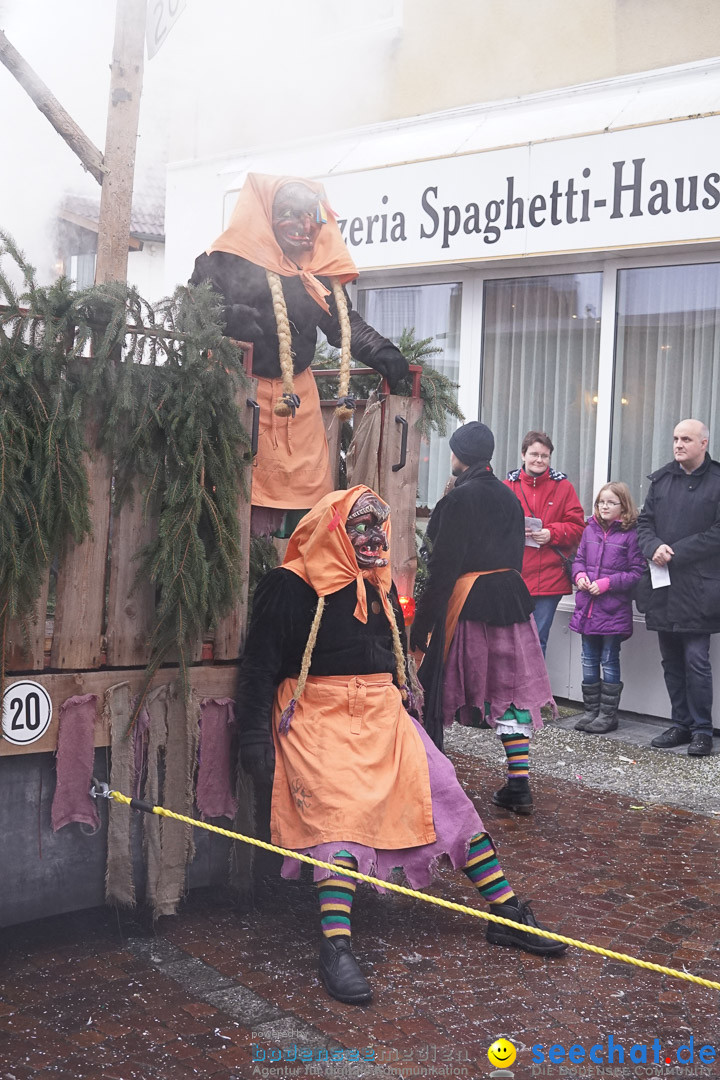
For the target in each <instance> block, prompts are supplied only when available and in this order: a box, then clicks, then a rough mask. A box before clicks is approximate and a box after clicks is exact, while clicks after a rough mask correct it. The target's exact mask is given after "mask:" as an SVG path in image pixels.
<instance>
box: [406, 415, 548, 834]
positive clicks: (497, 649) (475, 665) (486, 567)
mask: <svg viewBox="0 0 720 1080" xmlns="http://www.w3.org/2000/svg"><path fill="white" fill-rule="evenodd" d="M494 448H495V439H494V436H493V433H492V431H490V428H488V427H487V426H486V425H485V424H481V423H478V422H477V421H472V422H471V423H469V424H464V425H463V426H462V427H460V428H458V429H457V431H456V432H455V433H454V434H453V435H452V437H451V439H450V449H451V451H452V471H453V474H454V475H455V476H456V478H457V479H456V481H455V487H454V488H453V489H452V490H451V491H450V492H449V493H448V494H447V495H446V496H445V497H444V498H443V499H441V500H440V502H439V503H438V504H437V506H436V507H435V509H434V510H433V512H432V516H431V518H430V521H429V523H428V529H427V539H428V545H429V546H431V548H432V550H431V553H430V556H429V560H428V570H429V580H428V584H427V586H426V588H425V591H424V592H423V594H422V596H421V598H420V601H419V603H418V608H417V613H416V615H415V621H414V623H413V626H412V631H411V635H410V646H411V648H412V649H413V650H419V651H420V652H422V653H424V654H425V658H424V660H423V662H422V666H421V668H420V672H419V678H420V682H421V683H422V686H423V689H424V691H425V703H424V710H423V720H424V724H425V728H426V730H427V732H428V734H429V735H430V737H431V738H432V739H433V741H434V742H435V743H436V745H438V746H439V747H440V748H442V740H443V726H447V725H449V724H451V723H452V722H453V718H454V717H455V714H456V713H458V715H459V719H460V721H461V723H471V722H472V717H473V715H475V716H476V715H477V711H475V712H473V710H480V713H481V714H482V715H484V717H485V719H486V720H487V722H488V724H489V725H490V726H491V727H493V728H495V730H496V732H497V734H498V735H499V736H500V739H501V740H502V743H503V747H504V749H505V754H506V757H507V761H508V777H507V783H506V784H505V786H504V787H502V788H501V789H500V790H499V791H497V792H496V793H495V795H494V796H493V802H494V803H495V804H496V805H497V806H502V807H504V808H505V809H507V810H512V811H513V812H515V813H517V814H531V813H532V810H533V802H532V796H531V793H530V786H529V783H528V768H529V746H530V738H531V736H532V733H533V729H535V730H537V729H538V728H540V727H542V719H541V716H540V709H541V706H543V705H545V704H548V703H550V704H552V705H553V707H554V702H553V699H552V691H551V689H550V682H549V680H548V675H547V669H546V667H545V662H544V660H543V655H542V650H541V648H540V641H539V638H538V633H537V628H536V626H535V622H534V620H533V619H531V618H530V616H531V614H532V610H533V606H534V605H533V600H532V597H531V596H530V593H529V592H528V589H527V586H526V584H525V582H524V581H523V578H522V564H523V552H524V547H525V516H524V511H523V508H522V506H521V505H520V502H519V500H518V499H517V498H516V497H515V495H514V494H513V492H512V491H511V490H510V489H509V488H508V487H506V486H505V485H504V484H502V483H501V482H500V481H499V480H498V479H497V477H496V476H495V475H494V474H493V471H492V468H491V466H490V458H491V457H492V454H493V450H494ZM431 632H432V638H431V640H430V644H429V646H428V641H427V639H428V634H429V633H431Z"/></svg>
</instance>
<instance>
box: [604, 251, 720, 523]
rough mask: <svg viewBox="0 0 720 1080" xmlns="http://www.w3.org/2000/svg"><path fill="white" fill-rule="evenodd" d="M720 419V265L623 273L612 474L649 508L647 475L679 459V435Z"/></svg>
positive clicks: (620, 279)
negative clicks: (688, 422) (682, 427)
mask: <svg viewBox="0 0 720 1080" xmlns="http://www.w3.org/2000/svg"><path fill="white" fill-rule="evenodd" d="M687 417H696V418H697V419H700V420H703V421H704V422H705V423H706V424H707V425H708V427H709V428H710V435H711V445H710V450H711V452H712V443H713V437H714V436H715V435H716V433H717V426H718V421H719V420H720V265H718V264H717V263H705V264H701V265H696V266H660V267H648V268H643V269H636V270H621V271H620V272H619V274H618V302H617V338H616V369H615V399H614V402H613V428H612V475H613V477H614V478H617V479H622V480H625V482H626V483H627V484H628V485H629V486H630V489H631V491H632V492H633V495H634V496H635V498H636V499H637V500H638V502H639V503H642V501H643V499H644V497H645V495H646V494H647V490H648V486H649V482H648V480H647V474H648V473H649V472H651V471H652V470H654V469H657V468H658V467H659V466H660V465H663V464H664V463H665V462H666V461H669V460H670V459H671V458H672V430H673V428H674V427H675V425H676V424H677V423H678V421H679V420H683V419H685V418H687Z"/></svg>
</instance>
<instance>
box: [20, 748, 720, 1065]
mask: <svg viewBox="0 0 720 1080" xmlns="http://www.w3.org/2000/svg"><path fill="white" fill-rule="evenodd" d="M453 757H454V760H455V762H456V765H457V766H458V773H459V776H460V778H461V780H462V782H463V784H464V785H465V787H466V789H467V790H468V791H469V792H470V793H471V796H472V797H473V798H474V800H475V802H476V804H477V805H478V808H479V809H480V812H481V813H482V814H483V816H484V819H485V823H486V826H487V828H488V829H489V830H490V831H491V832H492V834H493V836H494V837H495V839H496V842H497V844H498V847H499V849H500V856H501V859H502V863H503V867H504V869H505V872H506V874H507V876H508V877H509V879H510V881H511V883H512V884H513V885H514V887H515V888H516V890H517V891H518V893H519V894H520V895H522V896H523V897H527V898H532V899H533V901H534V904H535V908H536V911H537V913H538V915H539V917H540V919H541V920H542V921H543V922H545V923H546V924H547V925H549V926H551V927H552V928H553V929H556V930H558V931H559V932H561V933H565V934H568V935H570V936H574V937H578V938H582V939H584V940H586V941H590V942H592V943H594V944H596V945H600V946H604V947H607V948H610V949H614V950H617V951H621V952H629V953H631V954H634V955H636V956H638V957H641V958H643V959H645V960H650V961H653V962H655V963H659V964H663V965H668V966H672V967H676V968H680V969H681V970H682V969H687V970H688V971H690V972H693V973H695V974H697V975H700V976H704V977H706V978H710V979H714V980H720V890H719V888H718V873H719V870H718V868H719V867H720V836H719V835H718V822H717V819H716V818H713V817H711V816H707V815H703V814H700V813H691V812H688V811H686V810H682V809H677V808H673V809H669V808H666V807H662V806H657V805H653V806H649V805H646V806H645V807H644V808H643V809H635V808H634V806H635V805H636V804H635V802H634V800H633V799H632V797H627V796H623V795H620V794H617V793H615V792H606V791H597V790H587V789H586V788H583V787H582V786H581V785H579V784H573V783H571V782H566V781H564V780H562V779H559V778H557V777H552V776H538V777H537V778H536V780H535V785H534V790H535V798H536V813H535V816H534V817H532V818H524V819H518V818H515V817H513V816H511V815H509V814H507V813H505V812H503V811H501V810H499V809H497V808H495V807H493V806H492V805H491V803H490V799H489V796H490V793H491V792H492V791H493V790H494V788H495V787H497V786H498V779H499V777H498V769H497V767H495V766H491V765H488V764H486V763H485V762H483V761H479V760H477V759H475V758H472V757H470V756H467V755H465V754H461V753H458V752H454V753H453ZM430 891H431V892H432V893H434V894H435V895H439V896H440V895H441V896H444V897H446V898H448V899H451V900H455V901H458V902H468V903H470V904H471V905H475V903H476V900H475V896H474V893H473V891H472V890H471V889H470V888H469V886H468V885H467V883H466V882H465V880H464V878H463V876H462V875H461V874H459V873H454V872H452V871H449V870H444V871H442V873H441V874H440V876H439V879H438V881H437V882H436V883H435V884H434V885H433V887H432V889H431V890H430ZM257 901H258V906H257V907H256V908H255V909H254V910H251V911H248V910H245V911H241V910H238V909H237V908H236V907H235V906H233V905H232V904H231V903H230V902H229V900H228V899H227V897H223V896H218V895H216V894H213V895H208V893H207V892H204V893H194V894H193V895H192V897H191V898H190V899H189V901H188V902H187V904H186V905H185V906H184V908H183V910H182V912H181V913H180V914H179V915H178V916H176V917H174V918H165V919H162V920H161V921H160V922H159V923H158V924H157V925H156V926H155V928H154V929H153V928H152V927H151V926H150V924H149V923H147V922H143V920H142V918H141V917H139V916H134V915H132V913H130V914H122V915H117V914H116V913H114V912H111V911H109V910H104V909H103V910H95V911H91V912H85V913H76V914H73V915H68V916H63V917H58V918H55V919H48V920H44V921H43V922H41V923H35V924H28V925H27V926H21V927H14V928H9V929H5V930H3V931H0V965H1V966H0V970H1V971H2V991H1V992H0V1078H1V1080H51V1078H52V1080H66V1078H67V1080H69V1078H71V1077H72V1078H73V1080H79V1078H83V1077H104V1078H107V1080H189V1078H198V1080H206V1078H210V1077H212V1078H214V1080H231V1078H245V1077H248V1078H249V1077H253V1076H261V1077H262V1076H265V1077H286V1076H305V1075H320V1076H329V1077H358V1078H364V1077H389V1076H395V1077H397V1076H398V1075H403V1076H455V1077H470V1078H473V1080H474V1078H479V1077H486V1076H490V1075H491V1074H492V1072H493V1069H494V1067H493V1066H491V1065H490V1064H489V1061H488V1057H487V1049H488V1046H489V1044H490V1043H491V1042H493V1040H495V1039H496V1038H498V1037H499V1036H501V1035H504V1036H506V1037H507V1038H508V1039H511V1040H512V1041H513V1042H514V1043H515V1045H516V1047H517V1048H518V1056H517V1060H516V1061H515V1063H514V1065H513V1066H512V1070H510V1071H506V1072H503V1071H496V1073H495V1074H496V1075H497V1076H511V1075H513V1074H514V1076H515V1078H516V1080H525V1078H529V1077H532V1076H550V1077H558V1078H559V1077H561V1076H564V1077H567V1078H572V1077H581V1076H622V1075H625V1076H642V1077H645V1078H654V1077H660V1076H666V1075H673V1076H674V1075H682V1076H713V1077H717V1076H720V1014H719V1009H718V1003H719V1001H720V995H719V994H718V992H717V991H713V990H709V989H705V988H702V987H699V986H694V985H692V984H690V983H688V982H684V981H680V980H678V979H674V978H671V977H669V976H663V975H659V974H657V973H653V972H648V971H643V970H641V969H639V968H635V967H630V966H627V965H625V964H622V963H619V962H616V961H611V960H607V959H604V958H602V957H599V956H596V955H593V954H591V953H587V952H581V951H579V950H576V949H574V950H572V951H570V952H569V953H568V954H567V955H566V956H565V957H564V958H561V959H557V960H554V961H553V960H546V959H543V958H539V957H532V956H529V955H527V954H525V953H522V952H518V951H516V950H509V949H502V948H497V947H491V946H489V945H487V944H486V942H485V940H484V924H483V923H482V922H481V921H480V920H475V919H471V918H470V917H466V916H465V917H464V916H460V915H456V914H453V913H451V912H449V911H445V910H442V909H440V908H437V907H432V906H430V905H428V904H423V903H421V902H419V901H415V900H412V899H410V898H405V897H401V896H397V895H389V896H379V895H377V894H375V893H372V892H371V891H370V890H369V889H366V888H364V887H363V886H360V888H359V890H358V899H357V901H356V904H355V911H354V943H355V947H356V951H357V953H358V955H359V957H360V959H361V963H362V965H363V967H364V969H365V971H366V973H367V974H368V976H369V978H370V980H371V982H372V985H373V987H374V990H375V999H374V1001H373V1003H372V1004H371V1005H370V1006H369V1007H364V1008H359V1007H353V1006H347V1005H342V1004H340V1003H339V1002H335V1001H333V1000H332V999H330V998H328V997H327V996H326V995H325V993H324V991H323V990H322V988H321V987H320V986H319V985H318V982H317V979H316V974H315V970H316V956H317V944H318V930H317V910H316V901H315V896H314V892H313V887H312V885H311V884H310V883H309V881H307V880H303V881H301V882H298V883H287V882H280V881H279V880H278V879H276V878H274V877H273V878H265V879H264V881H263V882H262V883H261V884H260V885H259V886H258V890H257ZM610 1039H612V1040H613V1043H614V1044H615V1048H614V1049H613V1057H612V1062H611V1063H610V1064H608V1053H609V1040H610ZM654 1040H658V1041H657V1042H654ZM691 1040H692V1042H691ZM552 1045H556V1046H557V1047H559V1048H561V1049H555V1050H554V1051H553V1056H554V1058H555V1061H554V1063H550V1062H549V1048H550V1046H552ZM708 1045H710V1046H712V1047H714V1048H715V1050H716V1051H717V1060H716V1061H715V1063H709V1062H707V1059H708V1058H709V1057H710V1052H709V1051H708V1050H707V1049H706V1050H704V1051H703V1054H704V1058H705V1059H706V1062H707V1063H703V1059H702V1058H701V1057H700V1050H701V1048H702V1047H703V1046H708ZM533 1046H541V1047H542V1048H543V1049H542V1051H540V1050H536V1051H535V1052H534V1055H533V1053H532V1052H531V1049H530V1048H531V1047H533ZM572 1046H575V1047H580V1048H582V1050H584V1052H585V1054H586V1058H585V1061H584V1063H582V1064H579V1063H578V1064H575V1065H571V1064H569V1063H568V1058H567V1056H566V1057H565V1059H564V1062H562V1063H561V1061H560V1055H561V1052H562V1051H563V1050H564V1052H565V1053H566V1054H567V1052H568V1051H569V1049H570V1047H572ZM293 1047H294V1048H295V1049H293ZM593 1047H595V1049H594V1050H592V1048H593ZM680 1047H685V1049H684V1050H683V1051H681V1058H683V1059H684V1060H686V1061H687V1060H689V1054H690V1053H692V1055H693V1064H689V1063H688V1064H683V1065H682V1066H676V1060H677V1059H676V1054H677V1051H678V1049H679V1048H680ZM633 1048H634V1049H633ZM645 1048H646V1061H643V1050H644V1049H645ZM621 1049H622V1052H623V1056H624V1061H622V1062H621V1061H620V1058H621ZM591 1050H592V1053H593V1056H594V1058H595V1062H594V1063H592V1064H591V1063H590V1061H589V1058H588V1055H589V1054H590V1052H591ZM325 1051H328V1053H329V1054H330V1055H334V1056H335V1059H336V1060H338V1059H341V1060H342V1063H341V1064H334V1065H328V1064H324V1063H321V1064H317V1063H316V1064H315V1065H314V1066H312V1067H310V1066H307V1065H305V1064H302V1063H301V1062H300V1061H299V1060H298V1054H299V1053H300V1052H302V1054H303V1055H304V1057H305V1058H307V1057H308V1056H309V1055H311V1056H313V1057H314V1058H315V1059H317V1058H318V1056H319V1055H322V1054H323V1053H324V1052H325ZM263 1053H264V1055H265V1060H264V1061H257V1060H255V1061H253V1057H255V1058H260V1057H261V1056H262V1054H263ZM373 1053H374V1060H373V1061H371V1062H367V1061H365V1062H363V1061H362V1060H361V1061H360V1062H353V1061H352V1060H351V1059H352V1058H353V1057H355V1056H357V1057H361V1058H362V1056H363V1054H364V1055H365V1056H366V1057H367V1056H370V1054H373ZM541 1053H542V1055H543V1056H544V1062H543V1063H542V1064H533V1057H534V1058H535V1060H536V1061H537V1059H538V1058H539V1057H540V1054H541ZM580 1053H581V1051H580V1050H579V1049H575V1050H574V1051H573V1056H574V1057H575V1059H576V1060H577V1059H578V1058H579V1057H580ZM281 1054H284V1059H283V1060H281V1061H278V1060H277V1059H278V1057H280V1055H281ZM293 1055H295V1057H294V1060H288V1058H290V1059H292V1058H293ZM631 1055H632V1057H631ZM654 1056H659V1060H660V1064H654ZM666 1058H670V1060H671V1062H672V1065H671V1066H670V1067H669V1068H668V1067H666V1066H665V1065H664V1064H663V1062H664V1060H665V1059H666ZM311 1068H312V1071H310V1070H311ZM590 1070H592V1071H590Z"/></svg>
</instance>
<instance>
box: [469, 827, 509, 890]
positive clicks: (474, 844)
mask: <svg viewBox="0 0 720 1080" xmlns="http://www.w3.org/2000/svg"><path fill="white" fill-rule="evenodd" d="M463 873H464V874H467V876H468V877H469V878H470V880H471V881H472V883H473V885H474V886H475V888H476V889H477V891H478V892H479V893H481V895H482V896H483V897H484V898H485V899H486V900H487V902H488V903H489V904H504V903H505V901H506V900H510V899H511V898H512V897H513V896H514V895H515V893H514V892H513V890H512V889H511V888H510V886H509V885H508V883H507V881H506V879H505V875H504V874H503V872H502V867H501V866H500V863H499V862H498V857H497V853H496V851H495V848H494V846H493V842H492V840H491V839H490V837H489V836H488V834H487V833H485V832H484V833H478V835H477V836H474V837H473V838H472V840H471V841H470V854H469V855H468V861H467V862H466V864H465V866H463Z"/></svg>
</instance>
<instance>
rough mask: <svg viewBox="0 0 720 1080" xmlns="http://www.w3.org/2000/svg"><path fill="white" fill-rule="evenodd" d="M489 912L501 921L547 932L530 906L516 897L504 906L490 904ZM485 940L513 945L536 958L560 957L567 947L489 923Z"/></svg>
mask: <svg viewBox="0 0 720 1080" xmlns="http://www.w3.org/2000/svg"><path fill="white" fill-rule="evenodd" d="M490 911H491V912H492V914H493V915H501V916H502V917H503V919H512V921H513V922H517V923H523V925H525V926H535V927H536V928H537V929H538V930H547V929H548V928H547V926H542V925H541V923H539V922H538V921H537V919H536V918H535V916H534V915H533V913H532V911H531V910H530V905H529V904H528V903H526V902H525V901H523V900H518V898H517V897H516V896H514V897H512V899H510V900H507V901H506V902H505V903H504V904H491V905H490ZM486 937H487V940H488V941H489V943H490V944H491V945H515V946H517V948H518V949H524V950H525V952H529V953H534V954H535V955H536V956H562V954H563V953H564V952H566V951H567V949H568V946H567V945H565V944H564V943H563V942H562V941H551V940H550V938H546V937H540V935H539V934H528V933H527V931H525V930H514V929H513V928H512V927H511V926H503V925H502V923H495V922H489V923H488V927H487V934H486Z"/></svg>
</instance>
